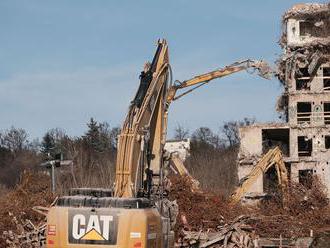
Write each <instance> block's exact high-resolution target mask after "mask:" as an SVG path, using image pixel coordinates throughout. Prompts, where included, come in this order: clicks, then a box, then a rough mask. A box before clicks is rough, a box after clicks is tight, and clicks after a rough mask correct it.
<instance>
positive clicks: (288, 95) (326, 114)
mask: <svg viewBox="0 0 330 248" xmlns="http://www.w3.org/2000/svg"><path fill="white" fill-rule="evenodd" d="M280 44H281V46H282V48H283V55H282V56H281V57H280V58H279V60H278V63H277V64H278V78H279V80H280V82H281V83H282V84H283V87H284V93H283V95H282V96H281V97H280V98H279V100H278V103H277V110H278V112H279V113H280V117H281V118H282V119H283V122H281V123H269V124H254V125H252V126H246V127H242V128H240V139H241V145H240V151H239V155H238V161H239V166H238V177H239V178H240V179H242V178H244V177H245V176H247V175H248V173H249V172H250V171H251V169H252V168H253V166H254V165H255V164H256V161H257V160H258V159H259V158H260V157H261V156H262V155H263V154H264V153H265V152H267V151H268V150H269V149H270V148H272V147H275V146H279V147H280V148H281V150H282V153H283V155H284V160H285V164H286V167H287V169H288V174H289V180H291V181H293V182H299V183H302V184H304V185H306V186H308V185H310V183H311V178H312V175H317V176H318V177H319V178H320V179H321V181H322V182H323V183H324V184H325V185H326V187H327V189H328V196H329V197H330V4H316V3H312V4H299V5H295V6H293V7H292V8H291V9H290V10H288V11H287V12H286V13H285V14H284V16H283V32H282V37H281V40H280ZM276 179H277V178H276V173H275V171H272V170H269V171H268V172H267V173H265V175H263V176H260V177H259V178H258V180H257V181H255V182H254V185H253V186H252V187H251V188H250V191H249V193H248V194H246V196H245V199H248V198H251V197H253V198H254V197H256V196H257V197H258V196H261V195H264V194H265V193H270V192H271V191H272V189H273V188H275V187H273V186H274V185H275V183H276Z"/></svg>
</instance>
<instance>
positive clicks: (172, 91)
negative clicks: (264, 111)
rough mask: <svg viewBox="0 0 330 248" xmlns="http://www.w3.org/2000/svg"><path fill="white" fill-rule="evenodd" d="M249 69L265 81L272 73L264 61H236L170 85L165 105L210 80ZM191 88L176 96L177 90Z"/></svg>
mask: <svg viewBox="0 0 330 248" xmlns="http://www.w3.org/2000/svg"><path fill="white" fill-rule="evenodd" d="M251 68H252V69H255V70H257V71H258V75H259V76H261V77H264V78H266V79H269V78H270V75H271V73H272V70H271V68H270V67H269V66H268V65H267V63H265V62H264V61H257V60H251V59H247V60H243V61H238V62H235V63H233V64H231V65H228V66H226V67H224V68H221V69H217V70H214V71H211V72H208V73H204V74H201V75H198V76H195V77H193V78H191V79H189V80H185V81H183V82H179V81H176V83H175V84H174V85H172V86H171V87H170V88H169V90H168V95H167V103H168V104H170V103H171V102H172V101H175V100H177V99H179V98H181V97H182V96H184V95H187V94H189V93H190V92H192V91H193V90H195V89H197V88H199V87H201V86H203V85H205V84H207V83H209V82H210V81H211V80H214V79H217V78H221V77H225V76H228V75H230V74H233V73H236V72H240V71H243V70H248V69H251ZM191 86H194V87H193V88H191V89H189V90H188V91H186V92H184V93H182V94H180V95H179V96H176V93H177V91H178V90H180V89H184V88H188V87H191Z"/></svg>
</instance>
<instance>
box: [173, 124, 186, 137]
mask: <svg viewBox="0 0 330 248" xmlns="http://www.w3.org/2000/svg"><path fill="white" fill-rule="evenodd" d="M188 137H189V130H188V129H186V128H185V127H184V126H182V125H181V124H177V125H176V127H175V129H174V139H177V140H183V139H187V138H188Z"/></svg>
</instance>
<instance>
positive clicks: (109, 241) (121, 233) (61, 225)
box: [46, 197, 174, 248]
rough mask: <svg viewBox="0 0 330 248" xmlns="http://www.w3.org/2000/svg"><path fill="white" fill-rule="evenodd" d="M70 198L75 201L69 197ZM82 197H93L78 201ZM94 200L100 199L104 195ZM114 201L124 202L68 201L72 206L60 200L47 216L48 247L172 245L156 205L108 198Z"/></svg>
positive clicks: (167, 225) (165, 221)
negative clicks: (88, 204) (95, 204)
mask: <svg viewBox="0 0 330 248" xmlns="http://www.w3.org/2000/svg"><path fill="white" fill-rule="evenodd" d="M73 198H74V197H73ZM70 201H71V202H75V200H73V201H72V197H71V200H70ZM84 201H85V202H88V201H93V199H92V198H85V199H84V200H82V201H80V202H84ZM97 201H99V202H102V201H103V199H100V198H99V199H98V200H97ZM115 201H120V202H121V203H120V204H118V203H117V205H125V204H126V206H125V207H118V206H115V205H114V206H113V207H102V206H101V207H91V206H84V207H81V206H78V207H75V206H74V205H75V204H71V203H70V205H71V206H69V205H67V204H60V205H59V206H55V207H52V208H51V209H50V210H49V213H48V217H47V218H48V220H47V240H46V242H47V247H49V248H51V247H54V248H74V247H77V248H78V247H83V248H95V247H98V248H110V247H113V248H123V247H127V248H145V247H148V248H160V247H162V248H168V247H174V233H173V231H171V230H170V221H169V219H167V218H164V217H162V216H161V215H160V213H159V211H158V209H157V208H155V207H151V206H144V205H146V204H145V203H143V202H141V201H140V199H116V198H112V199H111V200H110V202H112V203H111V204H113V202H115ZM125 201H127V203H125ZM103 202H104V201H103ZM61 205H62V206H61ZM78 205H79V204H78ZM84 205H85V203H84ZM134 205H135V206H134Z"/></svg>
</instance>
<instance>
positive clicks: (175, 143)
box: [164, 139, 190, 161]
mask: <svg viewBox="0 0 330 248" xmlns="http://www.w3.org/2000/svg"><path fill="white" fill-rule="evenodd" d="M164 149H165V150H166V151H167V152H169V153H174V152H175V153H177V154H178V155H179V158H180V159H181V160H182V161H185V160H186V158H187V157H188V156H189V151H190V139H185V140H168V141H166V143H165V147H164Z"/></svg>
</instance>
